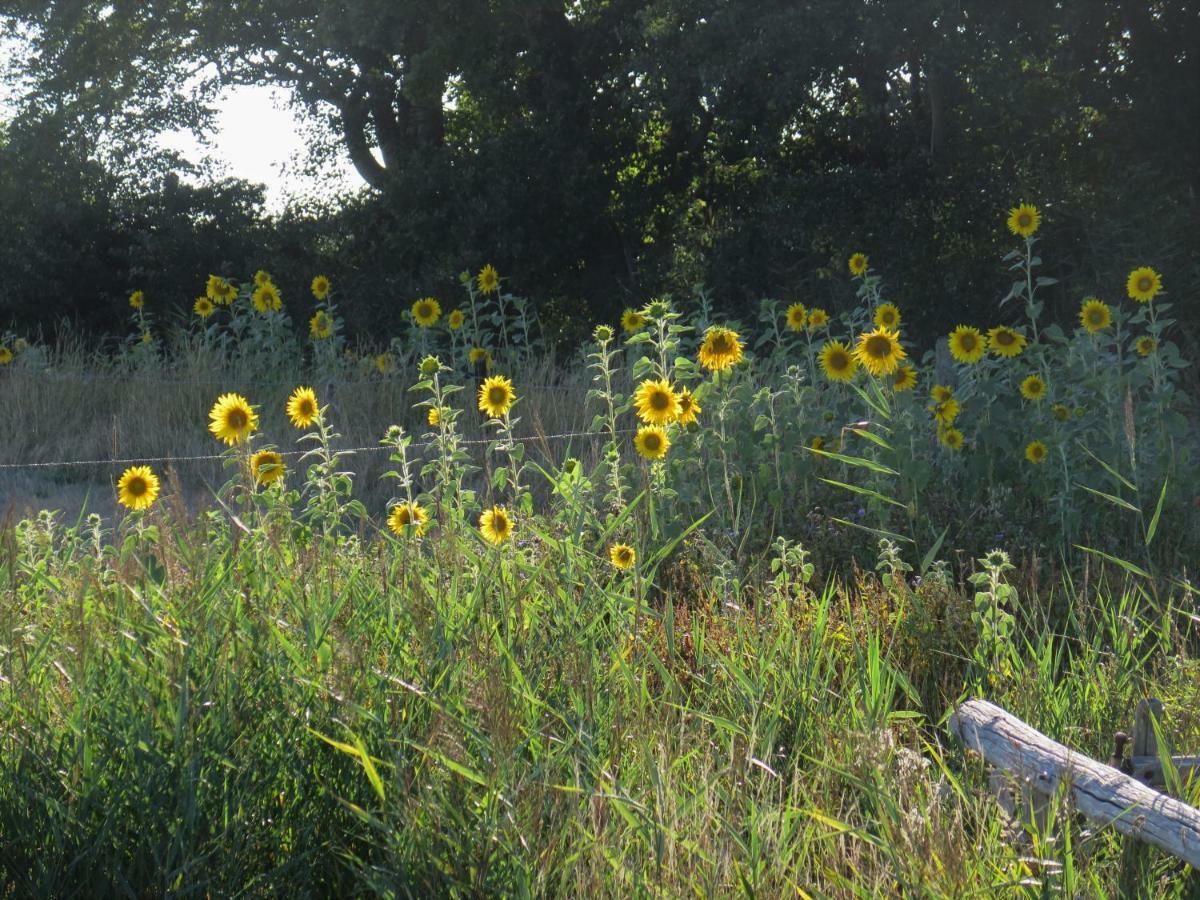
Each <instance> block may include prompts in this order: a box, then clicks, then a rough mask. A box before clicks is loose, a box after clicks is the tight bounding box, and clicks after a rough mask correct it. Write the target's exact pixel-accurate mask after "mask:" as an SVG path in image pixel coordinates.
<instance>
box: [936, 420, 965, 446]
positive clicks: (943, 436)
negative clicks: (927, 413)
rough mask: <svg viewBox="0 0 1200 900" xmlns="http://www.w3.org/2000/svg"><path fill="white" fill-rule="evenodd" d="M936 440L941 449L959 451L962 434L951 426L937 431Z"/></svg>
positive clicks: (961, 443)
mask: <svg viewBox="0 0 1200 900" xmlns="http://www.w3.org/2000/svg"><path fill="white" fill-rule="evenodd" d="M938 440H939V441H940V442H941V444H942V446H943V447H948V448H949V449H951V450H961V449H962V445H963V433H962V432H961V431H959V430H958V429H957V428H955V427H954V426H952V425H948V426H946V427H945V428H939V429H938Z"/></svg>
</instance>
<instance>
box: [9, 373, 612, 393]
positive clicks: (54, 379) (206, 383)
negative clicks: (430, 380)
mask: <svg viewBox="0 0 1200 900" xmlns="http://www.w3.org/2000/svg"><path fill="white" fill-rule="evenodd" d="M2 374H3V376H4V377H3V378H2V379H0V384H3V383H4V381H5V380H16V379H22V380H25V381H36V382H39V383H44V384H47V383H57V384H61V383H65V382H78V383H80V384H88V383H92V382H107V383H110V384H131V383H132V384H153V385H159V384H180V385H192V386H195V387H215V388H218V389H220V390H224V391H227V390H229V389H230V388H231V387H237V386H241V385H246V384H253V385H254V386H255V387H256V388H275V387H289V388H294V387H296V386H298V385H303V384H311V385H322V386H325V385H328V386H331V387H334V388H337V387H345V386H350V387H362V386H365V385H372V384H377V385H395V386H396V387H400V388H403V389H407V387H408V386H409V385H410V384H413V383H414V381H412V380H408V379H399V378H388V377H386V376H380V377H371V376H367V377H365V378H346V377H344V376H343V377H333V378H317V377H309V378H306V377H297V378H288V379H265V380H264V379H260V378H257V377H255V376H254V375H253V374H247V375H245V376H236V375H234V376H229V377H227V378H221V379H216V378H211V379H210V378H174V377H166V376H159V375H134V374H129V375H121V374H109V373H105V372H22V371H19V370H10V371H8V372H4V373H2ZM460 374H462V373H460ZM463 377H466V378H468V379H473V380H475V381H482V378H481V377H480V376H478V375H476V374H474V373H468V374H465V375H464V376H463ZM483 377H486V376H483ZM589 383H590V382H589ZM571 386H572V384H571V383H570V382H559V383H558V384H525V383H524V382H522V384H521V390H523V391H558V390H562V389H563V388H566V387H571ZM580 386H582V385H580Z"/></svg>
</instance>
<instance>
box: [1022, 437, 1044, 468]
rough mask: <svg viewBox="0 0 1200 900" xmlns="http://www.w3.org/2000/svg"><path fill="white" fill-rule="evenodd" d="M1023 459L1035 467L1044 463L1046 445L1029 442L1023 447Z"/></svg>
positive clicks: (1039, 442)
mask: <svg viewBox="0 0 1200 900" xmlns="http://www.w3.org/2000/svg"><path fill="white" fill-rule="evenodd" d="M1025 458H1026V459H1027V460H1029V461H1030V462H1031V463H1033V464H1034V465H1035V466H1036V465H1040V464H1041V463H1044V462H1045V461H1046V445H1045V444H1043V443H1042V442H1041V441H1030V442H1029V443H1028V444H1026V445H1025Z"/></svg>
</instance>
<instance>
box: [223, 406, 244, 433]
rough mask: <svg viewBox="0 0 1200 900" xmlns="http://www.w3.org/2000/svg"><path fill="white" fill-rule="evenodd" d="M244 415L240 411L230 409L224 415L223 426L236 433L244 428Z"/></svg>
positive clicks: (242, 411)
mask: <svg viewBox="0 0 1200 900" xmlns="http://www.w3.org/2000/svg"><path fill="white" fill-rule="evenodd" d="M246 421H247V420H246V413H245V411H244V410H241V409H231V410H229V412H227V413H226V414H225V424H226V425H228V426H229V427H230V428H233V429H235V430H237V431H240V430H241V429H243V428H245V427H246Z"/></svg>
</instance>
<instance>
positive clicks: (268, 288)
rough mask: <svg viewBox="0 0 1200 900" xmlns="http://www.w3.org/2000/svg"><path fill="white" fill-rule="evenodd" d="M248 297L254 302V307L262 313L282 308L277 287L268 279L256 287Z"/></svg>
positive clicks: (281, 300)
mask: <svg viewBox="0 0 1200 900" xmlns="http://www.w3.org/2000/svg"><path fill="white" fill-rule="evenodd" d="M250 299H251V300H252V301H253V303H254V308H255V309H256V310H258V311H259V312H260V313H262V314H264V315H266V314H267V313H272V312H279V310H280V309H282V308H283V299H282V297H281V296H280V294H279V288H277V287H275V285H273V284H272V283H271V282H269V281H265V282H263V283H262V284H260V285H259V286H258V287H256V288H255V289H254V293H253V294H252V295H251V296H250Z"/></svg>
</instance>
